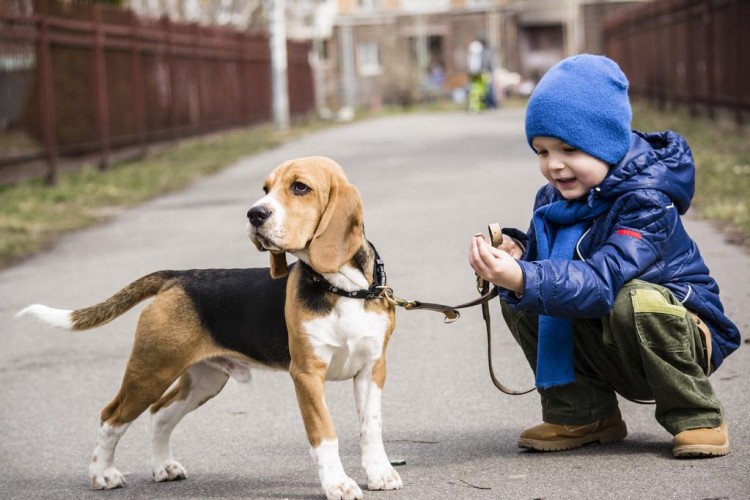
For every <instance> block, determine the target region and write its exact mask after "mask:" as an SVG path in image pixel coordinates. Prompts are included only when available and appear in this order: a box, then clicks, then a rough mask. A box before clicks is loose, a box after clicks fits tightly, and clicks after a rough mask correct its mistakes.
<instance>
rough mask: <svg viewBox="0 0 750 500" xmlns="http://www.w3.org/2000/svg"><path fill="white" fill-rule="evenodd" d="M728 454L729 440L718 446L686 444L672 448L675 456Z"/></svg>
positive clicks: (719, 455) (693, 456) (690, 456)
mask: <svg viewBox="0 0 750 500" xmlns="http://www.w3.org/2000/svg"><path fill="white" fill-rule="evenodd" d="M724 455H729V440H727V442H726V443H724V444H723V445H720V446H715V445H708V444H686V445H682V446H675V447H674V448H672V456H674V457H675V458H700V457H723V456H724Z"/></svg>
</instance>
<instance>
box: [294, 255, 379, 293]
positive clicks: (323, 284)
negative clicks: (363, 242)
mask: <svg viewBox="0 0 750 500" xmlns="http://www.w3.org/2000/svg"><path fill="white" fill-rule="evenodd" d="M367 244H368V245H370V248H372V251H373V252H374V253H375V261H374V263H373V266H372V267H373V269H372V275H373V281H372V285H370V288H367V289H360V290H352V291H348V290H342V289H341V288H338V287H336V286H333V285H332V284H330V283H329V282H328V281H327V280H326V279H325V278H324V277H323V275H322V274H320V273H319V272H317V271H315V270H314V269H313V268H312V267H310V266H309V265H307V264H305V263H304V262H302V264H303V265H304V266H305V267H306V268H307V269H308V270H309V271H310V274H311V275H312V280H313V282H314V283H315V284H316V285H318V287H319V288H322V289H323V290H326V291H328V292H331V293H335V294H336V295H341V296H342V297H349V298H352V299H377V298H380V297H382V293H383V287H385V281H386V276H385V264H384V263H383V259H381V258H380V254H378V251H377V250H376V249H375V246H373V244H372V243H370V242H369V241H368V242H367Z"/></svg>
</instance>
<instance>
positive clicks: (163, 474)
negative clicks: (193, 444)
mask: <svg viewBox="0 0 750 500" xmlns="http://www.w3.org/2000/svg"><path fill="white" fill-rule="evenodd" d="M178 479H187V472H186V471H185V468H184V467H183V466H182V465H181V464H180V462H178V461H177V460H167V461H166V462H163V463H161V464H159V465H157V466H155V467H154V480H155V481H156V482H159V483H160V482H162V481H176V480H178Z"/></svg>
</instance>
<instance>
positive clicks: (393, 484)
mask: <svg viewBox="0 0 750 500" xmlns="http://www.w3.org/2000/svg"><path fill="white" fill-rule="evenodd" d="M365 473H366V474H367V489H369V490H399V489H401V487H402V486H403V485H404V483H403V482H402V481H401V476H400V475H399V473H398V472H396V469H394V468H393V467H391V465H390V464H389V463H386V464H383V465H380V466H370V467H368V468H367V470H365Z"/></svg>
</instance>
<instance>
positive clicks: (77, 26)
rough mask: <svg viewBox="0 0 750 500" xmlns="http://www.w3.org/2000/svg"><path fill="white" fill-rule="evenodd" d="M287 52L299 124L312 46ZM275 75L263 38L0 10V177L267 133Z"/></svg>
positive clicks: (116, 16)
mask: <svg viewBox="0 0 750 500" xmlns="http://www.w3.org/2000/svg"><path fill="white" fill-rule="evenodd" d="M287 50H288V54H289V57H288V59H289V63H288V67H289V95H290V114H291V115H292V117H297V116H301V115H305V114H308V113H310V112H311V111H312V110H313V107H314V97H313V79H312V73H311V68H310V65H309V63H308V58H307V54H308V52H309V50H310V46H309V44H306V43H294V42H290V43H289V44H288V47H287ZM270 74H271V72H270V54H269V44H268V38H267V36H265V35H259V34H249V33H241V32H237V31H235V30H232V29H224V28H215V27H204V26H198V25H196V24H190V25H188V24H177V23H173V22H170V21H169V20H167V19H159V20H146V19H142V18H139V17H137V16H136V15H135V14H134V13H133V12H132V11H130V10H124V9H117V8H110V7H104V6H101V5H91V4H79V3H69V2H65V3H61V2H59V1H57V0H35V2H34V12H22V11H20V10H19V9H16V11H15V12H14V11H12V10H11V9H5V10H3V9H2V8H0V174H1V173H2V170H3V169H8V165H15V167H14V169H13V170H14V171H18V170H19V168H18V164H19V163H21V162H23V167H22V169H23V170H25V174H26V175H23V177H28V176H30V175H35V174H36V175H39V174H41V175H46V177H47V178H48V179H49V180H50V181H54V179H55V177H56V175H57V171H58V163H60V161H61V160H66V159H69V158H72V157H78V156H80V155H84V154H88V155H91V154H92V153H95V154H97V155H99V158H100V161H101V165H102V166H107V165H109V163H110V159H111V156H112V154H113V151H117V150H122V149H123V148H128V149H131V150H132V149H133V148H135V149H139V148H143V149H145V148H146V146H147V145H149V144H152V143H155V142H159V141H164V140H175V139H179V138H181V137H186V136H192V135H198V134H205V133H209V132H213V131H217V130H221V129H226V128H231V127H238V126H245V125H253V124H259V123H264V122H268V121H270V120H271V81H270ZM39 159H45V160H46V162H42V163H41V167H40V162H37V164H36V165H34V163H33V162H31V163H29V162H30V160H39ZM0 177H2V175H0ZM16 177H18V175H17V174H16Z"/></svg>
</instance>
